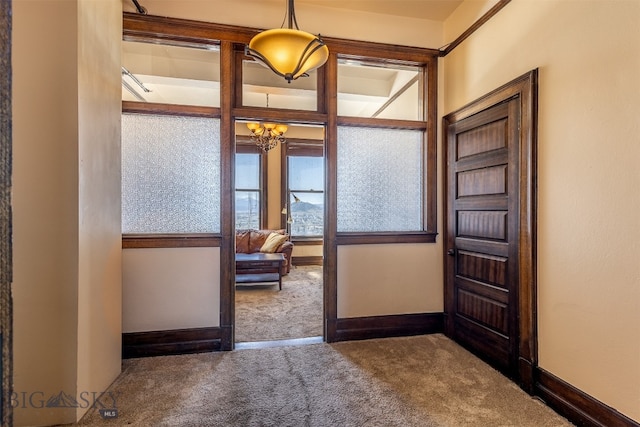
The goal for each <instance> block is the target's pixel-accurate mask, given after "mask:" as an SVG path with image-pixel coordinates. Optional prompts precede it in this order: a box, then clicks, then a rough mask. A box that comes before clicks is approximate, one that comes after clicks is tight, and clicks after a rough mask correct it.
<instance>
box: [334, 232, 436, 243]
mask: <svg viewBox="0 0 640 427" xmlns="http://www.w3.org/2000/svg"><path fill="white" fill-rule="evenodd" d="M437 235H438V234H437V233H429V232H423V231H419V232H413V233H407V232H401V233H392V232H389V233H338V234H337V236H336V242H337V244H338V245H367V244H371V245H374V244H384V243H435V241H436V236H437Z"/></svg>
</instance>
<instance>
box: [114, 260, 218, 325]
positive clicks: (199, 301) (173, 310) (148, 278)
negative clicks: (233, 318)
mask: <svg viewBox="0 0 640 427" xmlns="http://www.w3.org/2000/svg"><path fill="white" fill-rule="evenodd" d="M122 270H123V277H124V279H123V281H124V283H123V298H122V322H123V332H142V331H163V330H169V329H183V328H204V327H210V326H220V285H219V283H220V249H219V248H152V249H125V250H123V253H122Z"/></svg>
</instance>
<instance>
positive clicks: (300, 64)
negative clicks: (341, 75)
mask: <svg viewBox="0 0 640 427" xmlns="http://www.w3.org/2000/svg"><path fill="white" fill-rule="evenodd" d="M247 53H248V54H249V55H250V56H253V57H254V58H255V59H257V60H258V61H259V62H261V63H263V64H264V65H266V66H268V67H269V68H271V69H272V70H273V71H274V72H275V73H276V74H278V75H280V76H282V77H284V78H285V79H286V80H287V81H288V82H291V80H295V79H297V78H298V77H301V76H306V75H307V73H309V72H311V71H313V70H315V69H316V68H318V67H320V66H322V65H323V64H324V63H325V62H327V59H328V58H329V49H328V48H327V46H325V44H324V42H323V41H322V39H320V38H319V37H316V36H314V35H313V34H309V33H307V32H305V31H301V30H295V29H290V28H280V29H274V30H267V31H263V32H262V33H260V34H258V35H257V36H255V37H254V38H253V39H252V40H251V42H250V43H249V48H248V50H247Z"/></svg>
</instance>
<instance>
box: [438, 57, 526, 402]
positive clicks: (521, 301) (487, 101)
mask: <svg viewBox="0 0 640 427" xmlns="http://www.w3.org/2000/svg"><path fill="white" fill-rule="evenodd" d="M516 98H517V99H520V117H518V118H517V120H518V122H519V126H520V131H519V137H520V140H519V141H518V143H519V150H520V159H519V160H520V170H519V192H520V197H519V207H518V217H519V230H518V265H519V269H518V270H519V271H518V280H519V287H518V313H519V315H518V367H517V378H514V379H515V380H516V381H517V382H518V383H519V385H520V387H522V388H523V389H524V390H525V391H527V392H528V393H529V394H532V393H533V392H534V370H535V368H536V367H537V365H538V330H537V314H536V311H537V306H536V304H537V300H536V296H537V289H536V288H537V283H536V280H537V277H536V264H537V260H536V234H537V230H536V218H537V211H536V209H537V206H536V204H537V203H536V202H537V129H538V123H537V122H538V120H537V110H538V108H537V107H538V70H537V69H534V70H532V71H529V72H528V73H526V74H523V75H522V76H520V77H518V78H516V79H514V80H512V81H511V82H509V83H507V84H505V85H503V86H501V87H499V88H498V89H496V90H494V91H492V92H490V93H488V94H486V95H484V96H482V97H480V98H479V99H477V100H475V101H473V102H471V103H469V104H467V105H465V106H464V107H462V108H460V109H458V110H456V111H454V112H452V113H450V114H448V115H446V116H445V117H443V119H442V134H443V142H442V144H443V155H442V159H443V189H444V191H443V206H444V209H445V212H444V215H443V220H444V225H443V227H444V228H443V230H445V233H448V230H449V221H450V220H449V217H448V216H449V212H448V211H447V209H448V203H449V194H448V188H449V182H448V180H449V165H448V150H449V142H450V141H449V136H448V132H447V129H448V128H449V126H450V125H451V124H454V123H456V122H459V121H460V120H463V119H466V118H468V117H471V116H472V115H474V114H477V113H480V112H482V111H485V110H487V109H489V108H491V107H493V106H495V105H497V104H500V103H502V102H505V101H507V100H510V99H516ZM448 242H449V239H448V238H447V237H445V239H444V244H443V258H444V280H445V283H444V284H445V287H444V300H445V313H444V317H445V334H446V335H447V336H449V337H451V336H453V332H454V327H455V326H454V319H453V318H452V317H450V316H449V313H453V312H454V308H455V307H454V306H453V304H454V298H453V289H454V288H453V287H454V283H453V282H454V281H453V280H452V278H451V276H452V272H453V270H452V269H453V263H452V258H451V257H449V256H447V252H448V250H449V249H453V248H451V247H449V243H448Z"/></svg>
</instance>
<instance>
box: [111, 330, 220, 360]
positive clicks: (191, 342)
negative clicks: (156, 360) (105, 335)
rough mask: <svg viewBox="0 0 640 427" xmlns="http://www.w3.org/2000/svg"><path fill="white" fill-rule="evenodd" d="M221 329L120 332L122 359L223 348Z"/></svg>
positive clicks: (201, 351)
mask: <svg viewBox="0 0 640 427" xmlns="http://www.w3.org/2000/svg"><path fill="white" fill-rule="evenodd" d="M223 332H224V331H223V328H218V327H210V328H191V329H173V330H168V331H150V332H130V333H124V334H122V358H123V359H131V358H135V357H151V356H168V355H176V354H189V353H203V352H208V351H220V350H223V341H224V333H223Z"/></svg>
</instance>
